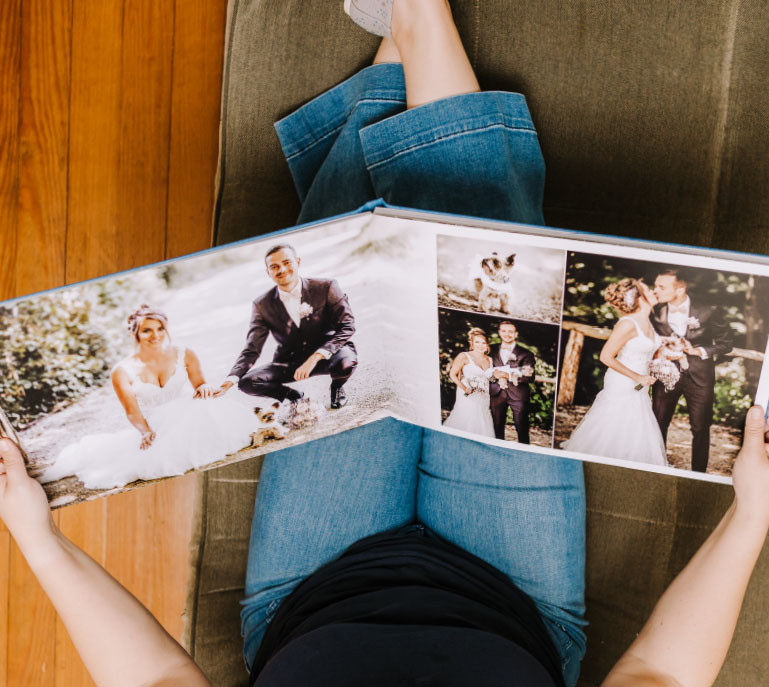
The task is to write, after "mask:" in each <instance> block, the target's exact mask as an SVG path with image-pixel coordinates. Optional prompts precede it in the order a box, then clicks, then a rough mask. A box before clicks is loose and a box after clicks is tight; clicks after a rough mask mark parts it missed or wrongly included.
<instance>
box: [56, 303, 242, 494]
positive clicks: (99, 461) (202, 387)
mask: <svg viewBox="0 0 769 687" xmlns="http://www.w3.org/2000/svg"><path fill="white" fill-rule="evenodd" d="M128 323H129V331H130V332H131V334H132V336H133V338H134V340H135V343H136V352H135V353H134V354H133V355H131V356H129V357H127V358H126V359H125V360H122V361H121V362H120V363H118V364H117V365H116V366H115V367H114V369H113V372H112V385H113V388H114V390H115V393H116V394H117V397H118V399H119V400H120V402H121V404H122V406H123V408H124V410H125V413H126V417H127V418H128V421H129V422H130V423H131V425H133V427H131V428H128V429H125V430H122V431H119V432H113V433H111V434H92V435H89V436H86V437H83V438H82V439H81V440H80V441H78V442H76V443H74V444H70V445H69V446H67V447H66V448H65V449H64V450H63V451H62V452H61V453H60V454H59V456H58V457H57V458H56V461H55V462H54V463H53V465H51V466H50V467H49V468H47V469H46V470H45V472H44V473H43V475H42V481H43V482H52V481H55V480H58V479H61V478H63V477H67V476H70V475H75V476H77V478H78V479H79V480H80V481H81V482H82V483H83V485H84V486H85V487H86V488H88V489H109V488H113V487H122V486H125V485H126V484H128V483H130V482H133V481H135V480H138V479H142V480H149V479H156V478H159V477H170V476H172V475H181V474H183V473H185V472H187V470H191V469H193V468H198V467H201V466H203V465H207V464H210V463H213V462H215V461H217V460H221V459H222V458H224V457H225V456H226V455H228V454H230V453H234V452H235V451H238V450H240V449H242V448H243V447H245V446H246V445H248V444H249V443H250V435H251V432H252V431H253V430H254V427H255V424H256V418H255V417H254V414H253V412H252V410H251V409H249V407H247V406H245V405H242V404H240V403H238V402H237V401H234V400H232V399H228V398H226V397H221V398H214V396H213V394H214V392H213V389H212V388H211V387H209V386H208V384H206V381H205V379H204V377H203V373H202V371H201V369H200V362H199V361H198V357H197V356H196V355H195V353H194V351H192V350H190V349H185V348H182V347H179V346H172V345H171V344H170V336H169V334H168V330H167V327H168V321H167V318H166V316H165V314H163V313H162V312H160V311H158V310H156V309H153V308H150V307H149V306H142V307H141V308H139V310H137V311H136V312H134V313H133V314H132V315H131V316H130V317H129V318H128ZM193 390H194V391H193Z"/></svg>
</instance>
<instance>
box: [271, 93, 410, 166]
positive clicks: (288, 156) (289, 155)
mask: <svg viewBox="0 0 769 687" xmlns="http://www.w3.org/2000/svg"><path fill="white" fill-rule="evenodd" d="M402 102H404V100H403V99H402V98H371V97H368V98H363V99H361V100H358V101H356V103H355V105H354V106H353V108H352V109H351V110H350V111H349V112H348V113H347V114H346V115H345V117H344V119H342V120H341V123H340V124H337V125H335V126H333V127H332V128H330V129H329V130H328V131H326V132H325V133H324V134H322V135H321V136H317V137H313V138H312V139H311V140H310V141H309V142H308V143H303V142H300V143H298V144H296V145H301V146H302V147H301V148H299V149H298V150H295V151H294V152H292V153H286V161H288V160H292V159H293V158H295V157H297V156H298V155H301V154H302V153H304V152H306V151H307V150H309V149H310V148H312V147H313V146H315V145H317V144H318V143H320V142H321V141H323V140H325V139H327V138H328V137H329V136H332V135H333V134H335V133H336V132H337V131H339V130H340V129H342V128H344V125H345V124H346V123H347V120H348V119H349V118H350V117H351V116H352V115H353V114H354V113H355V111H356V110H357V109H358V106H359V105H362V104H363V103H402Z"/></svg>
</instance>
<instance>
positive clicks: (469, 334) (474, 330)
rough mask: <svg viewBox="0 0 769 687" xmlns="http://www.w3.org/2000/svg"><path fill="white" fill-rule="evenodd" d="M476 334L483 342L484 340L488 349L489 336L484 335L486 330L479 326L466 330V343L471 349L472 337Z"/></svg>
mask: <svg viewBox="0 0 769 687" xmlns="http://www.w3.org/2000/svg"><path fill="white" fill-rule="evenodd" d="M476 336H480V337H481V338H482V339H483V340H484V341H485V342H486V350H488V349H489V338H488V337H487V336H486V332H484V331H483V329H481V328H480V327H473V328H472V329H471V330H470V331H469V332H467V343H468V345H469V346H470V348H471V349H472V347H473V339H474V338H475V337H476Z"/></svg>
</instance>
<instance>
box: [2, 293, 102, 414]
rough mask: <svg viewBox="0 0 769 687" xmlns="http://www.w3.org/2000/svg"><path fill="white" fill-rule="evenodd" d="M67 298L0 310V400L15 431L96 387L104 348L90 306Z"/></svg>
mask: <svg viewBox="0 0 769 687" xmlns="http://www.w3.org/2000/svg"><path fill="white" fill-rule="evenodd" d="M69 295H70V294H69V293H68V292H61V293H59V294H51V295H47V296H38V297H36V298H34V299H29V300H26V301H21V302H20V303H17V304H16V305H14V306H12V307H10V308H0V351H1V353H0V398H2V406H3V409H4V410H5V411H6V413H7V414H8V416H9V419H10V420H11V422H12V423H14V424H15V425H16V427H17V428H20V429H22V428H24V427H26V426H27V425H29V423H30V422H32V421H33V420H35V419H36V418H37V417H39V416H40V415H43V414H45V413H49V412H51V411H52V410H57V409H58V408H61V407H63V406H64V405H66V404H67V402H68V401H70V400H72V399H75V398H79V397H80V396H82V395H83V394H84V393H85V392H86V391H88V390H89V389H92V388H94V387H96V386H98V385H100V384H101V383H102V382H103V381H104V379H105V378H106V377H107V376H108V375H109V370H110V366H111V360H110V356H109V351H108V347H109V342H108V340H107V339H106V338H105V337H104V336H103V335H102V334H101V333H100V331H99V330H98V329H97V328H94V327H93V326H92V325H91V320H92V315H93V310H94V307H95V304H94V302H93V301H91V300H86V301H79V300H76V299H74V298H69V297H68V296H69Z"/></svg>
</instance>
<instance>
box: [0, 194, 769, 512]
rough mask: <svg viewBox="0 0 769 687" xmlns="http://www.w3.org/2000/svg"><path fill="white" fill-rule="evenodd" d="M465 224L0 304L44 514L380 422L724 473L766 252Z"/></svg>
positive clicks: (15, 410) (757, 365)
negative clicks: (46, 507) (46, 504)
mask: <svg viewBox="0 0 769 687" xmlns="http://www.w3.org/2000/svg"><path fill="white" fill-rule="evenodd" d="M470 222H471V220H468V219H467V218H456V217H451V216H431V215H426V214H423V213H415V212H405V211H398V210H392V209H388V210H386V211H382V210H379V209H378V210H376V211H375V212H374V213H371V212H365V213H362V214H354V215H350V216H345V217H342V218H339V219H336V220H334V221H330V222H325V223H321V224H318V225H310V226H307V227H300V228H298V229H295V230H289V231H284V232H276V233H275V234H273V235H269V236H267V237H262V238H259V239H252V240H248V241H243V242H240V243H238V244H233V245H231V246H224V247H221V248H216V249H212V250H209V251H205V252H203V253H199V254H195V255H192V256H188V257H185V258H181V259H177V260H172V261H168V262H165V263H160V264H157V265H152V266H149V267H145V268H141V269H137V270H134V271H130V272H125V273H121V274H117V275H112V276H108V277H105V278H102V279H97V280H93V281H90V282H85V283H83V284H77V285H73V286H69V287H66V288H63V289H59V290H55V291H50V292H45V293H41V294H37V295H33V296H28V297H23V298H19V299H15V300H13V301H8V302H6V303H2V304H0V411H1V412H0V419H2V426H3V427H6V428H10V431H14V430H15V432H16V433H17V437H18V440H19V441H20V443H21V445H22V447H23V448H24V449H25V451H26V454H27V457H28V461H29V466H30V471H31V473H32V474H33V475H35V476H36V477H37V478H38V479H39V480H40V481H41V482H42V483H43V486H44V488H45V489H46V492H47V493H48V496H49V499H50V501H51V504H52V506H54V507H58V506H62V505H67V504H69V503H76V502H79V501H83V500H88V499H92V498H96V497H98V496H102V495H106V494H111V493H116V492H119V491H122V490H125V489H130V488H134V487H137V486H141V485H143V484H147V483H149V482H152V481H154V480H157V479H164V478H168V477H173V476H175V475H180V474H184V473H186V472H188V471H190V470H202V469H211V468H215V467H218V466H221V465H225V464H228V463H231V462H234V461H239V460H245V459H249V458H253V457H255V456H258V455H260V454H264V453H271V452H275V451H280V450H282V449H286V448H289V447H292V446H296V445H298V444H302V443H305V442H309V441H312V440H315V439H320V438H322V437H326V436H329V435H332V434H336V433H338V432H342V431H345V430H348V429H352V428H354V427H357V426H360V425H362V424H365V423H368V422H373V421H376V420H379V419H382V418H384V417H388V416H392V417H396V418H399V419H402V420H405V421H408V422H412V423H415V424H419V425H421V426H423V427H425V428H427V429H430V430H434V431H442V432H448V433H452V434H456V435H459V436H462V437H467V438H469V439H473V440H475V441H482V442H485V443H489V444H492V445H495V446H498V447H499V448H500V449H504V450H510V449H515V450H526V451H530V452H533V453H548V454H552V453H554V452H556V453H558V454H560V455H562V456H563V457H564V458H566V459H580V460H595V461H599V462H607V463H612V464H617V465H623V466H626V467H632V468H637V469H643V470H653V471H657V472H666V473H672V474H677V475H680V476H686V477H694V478H697V479H706V480H714V481H729V480H730V475H731V469H732V465H733V462H734V458H735V456H736V454H737V451H738V450H739V446H740V442H741V427H742V423H743V421H744V415H745V412H746V410H747V409H748V408H749V407H750V405H751V404H752V403H754V402H757V403H760V404H761V405H763V406H764V407H765V406H766V402H767V397H769V373H767V370H766V369H765V366H764V359H765V355H766V351H767V342H768V341H769V318H767V316H766V313H767V312H769V264H767V261H766V259H765V258H762V257H761V256H748V255H742V254H729V255H724V254H720V253H704V252H703V251H701V250H697V249H688V248H685V247H680V246H660V245H658V244H656V245H653V244H646V243H644V242H629V241H624V240H621V239H613V238H610V237H600V236H594V235H590V234H584V233H578V232H568V231H564V230H550V229H545V228H541V227H531V226H526V225H515V224H502V223H496V224H491V225H488V226H485V227H475V226H469V223H470ZM469 446H470V447H471V446H472V444H470V445H469ZM318 450H322V444H319V445H318ZM468 450H470V449H468ZM276 459H279V455H277V456H276Z"/></svg>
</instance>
